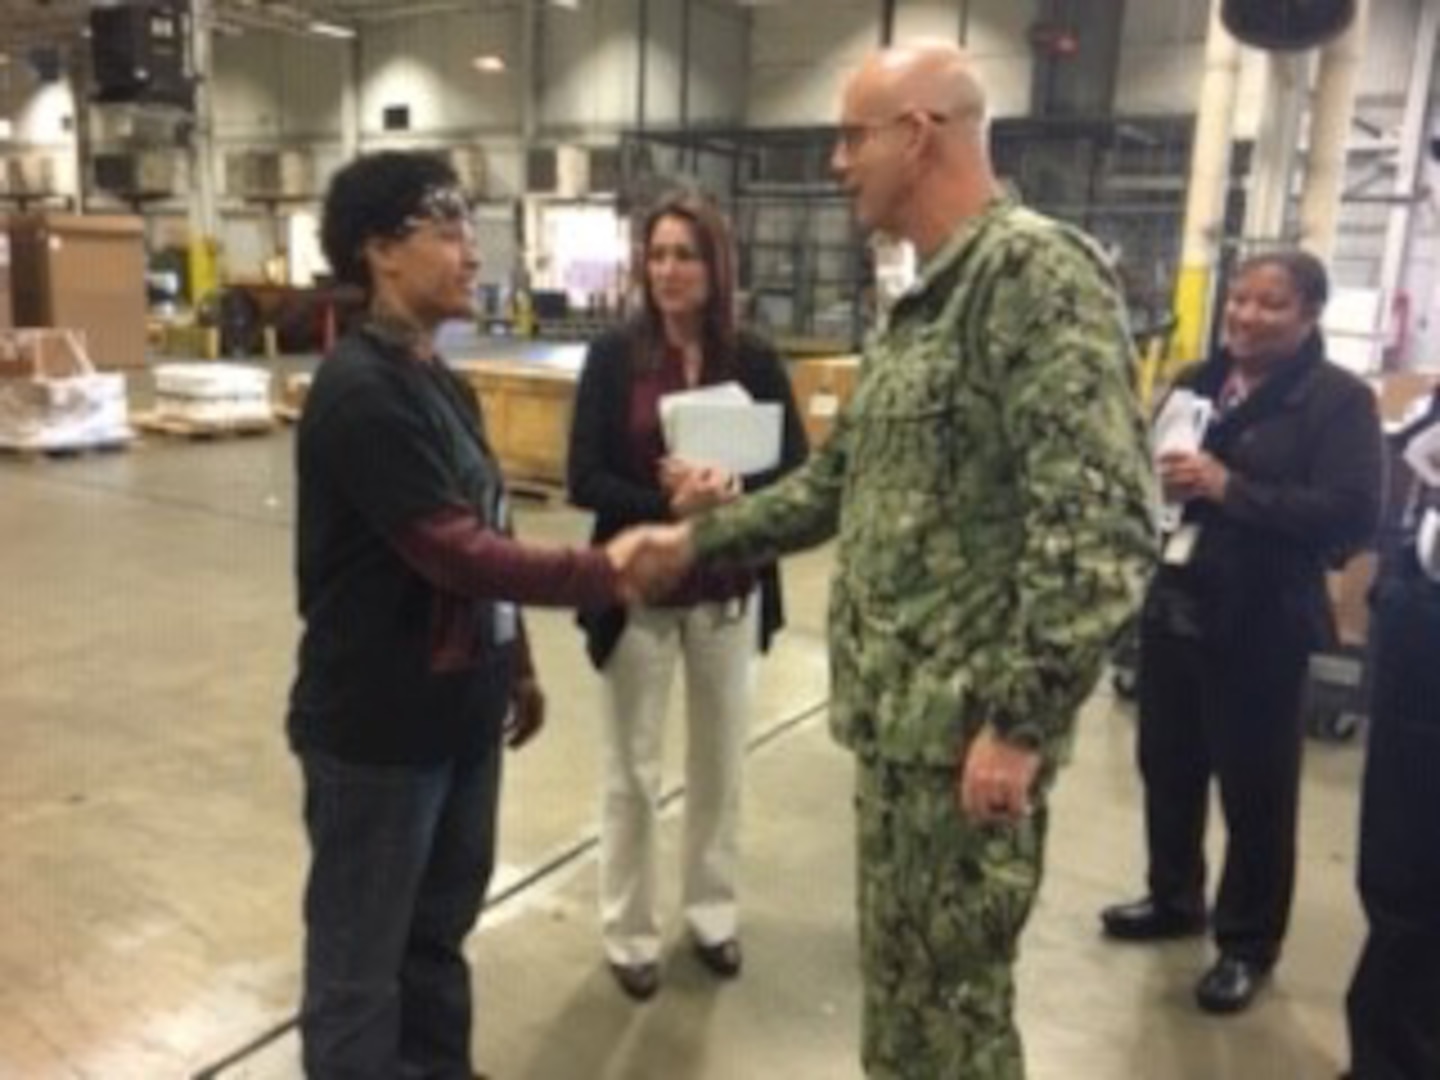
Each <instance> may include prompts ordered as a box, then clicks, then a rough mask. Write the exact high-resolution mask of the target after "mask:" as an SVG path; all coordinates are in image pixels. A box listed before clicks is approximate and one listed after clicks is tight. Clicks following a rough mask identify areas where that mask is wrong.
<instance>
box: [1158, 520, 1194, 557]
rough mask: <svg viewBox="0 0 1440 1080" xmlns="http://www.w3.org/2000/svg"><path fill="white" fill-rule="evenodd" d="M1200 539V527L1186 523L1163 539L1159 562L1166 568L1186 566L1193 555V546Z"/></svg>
mask: <svg viewBox="0 0 1440 1080" xmlns="http://www.w3.org/2000/svg"><path fill="white" fill-rule="evenodd" d="M1199 539H1200V526H1199V525H1196V524H1194V523H1193V522H1186V523H1185V524H1184V525H1181V526H1180V527H1179V528H1178V529H1176V530H1175V531H1174V532H1173V533H1171V534H1170V535H1169V536H1167V537H1166V538H1165V551H1164V553H1163V554H1162V555H1161V561H1162V562H1163V563H1164V564H1165V565H1166V566H1188V565H1189V564H1190V560H1191V558H1192V557H1193V556H1194V555H1195V544H1196V543H1197V542H1198V541H1199Z"/></svg>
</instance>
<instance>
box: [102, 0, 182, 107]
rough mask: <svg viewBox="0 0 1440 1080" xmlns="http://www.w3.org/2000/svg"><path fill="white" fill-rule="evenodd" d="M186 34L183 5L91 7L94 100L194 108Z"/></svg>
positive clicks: (145, 0) (142, 1)
mask: <svg viewBox="0 0 1440 1080" xmlns="http://www.w3.org/2000/svg"><path fill="white" fill-rule="evenodd" d="M188 33H189V24H188V15H187V13H186V11H185V9H184V6H183V5H182V4H176V3H171V2H160V0H135V2H131V3H127V4H123V5H121V6H119V7H99V8H92V9H91V10H90V58H91V65H92V69H93V75H94V87H95V89H94V95H93V96H94V100H95V101H97V102H101V103H106V102H134V103H137V104H164V105H176V106H179V107H181V108H189V107H191V106H192V105H193V102H194V94H193V84H192V80H191V78H190V63H189V43H188V41H187V40H186V38H187V35H188Z"/></svg>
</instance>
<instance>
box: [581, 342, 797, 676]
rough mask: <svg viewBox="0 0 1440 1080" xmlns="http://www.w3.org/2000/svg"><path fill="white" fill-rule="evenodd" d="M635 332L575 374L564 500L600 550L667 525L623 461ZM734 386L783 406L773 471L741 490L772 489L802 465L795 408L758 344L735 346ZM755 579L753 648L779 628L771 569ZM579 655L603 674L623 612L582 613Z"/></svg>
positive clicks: (607, 345) (601, 347)
mask: <svg viewBox="0 0 1440 1080" xmlns="http://www.w3.org/2000/svg"><path fill="white" fill-rule="evenodd" d="M635 340H636V339H635V329H634V328H633V327H629V328H626V329H623V330H617V331H612V332H610V333H608V334H605V335H603V336H602V337H599V338H597V339H596V340H595V341H594V342H592V343H591V345H590V349H589V352H588V353H587V355H586V357H585V367H584V369H583V371H582V372H581V374H580V387H579V390H578V391H577V393H576V397H575V416H574V420H573V421H572V423H571V428H570V455H569V466H568V471H569V486H570V501H571V502H573V503H574V504H575V505H576V506H579V507H582V508H584V509H587V510H593V511H594V512H595V528H594V531H593V533H592V534H591V541H592V543H596V544H603V543H605V542H606V541H607V540H609V539H610V538H611V537H613V536H615V535H616V534H617V533H619V532H621V531H623V530H624V529H626V528H628V527H629V526H631V525H638V524H642V523H646V522H659V521H672V520H674V518H673V515H672V514H671V513H670V505H669V500H668V499H667V498H666V496H665V493H664V491H663V490H662V489H661V487H660V481H659V478H658V477H656V476H642V475H639V473H638V472H637V470H636V469H635V467H634V465H633V464H632V463H631V461H630V454H629V433H628V431H627V416H628V412H629V407H630V382H631V379H630V374H631V365H632V363H633V356H634V354H635ZM735 368H736V371H735V379H736V381H737V382H739V383H740V385H741V386H743V387H745V389H746V390H747V391H749V393H750V396H751V397H753V398H754V399H755V400H756V401H775V402H780V403H781V404H782V405H784V407H785V410H784V411H785V430H784V434H783V437H782V441H781V451H780V459H781V460H780V466H779V468H777V469H772V470H769V471H766V472H763V473H756V474H755V475H753V476H747V477H745V478H744V484H745V490H746V491H754V490H756V489H758V488H762V487H765V486H767V485H768V484H773V483H774V482H775V481H776V480H778V479H779V478H780V477H781V476H783V475H784V474H785V473H787V472H789V471H790V470H791V469H793V468H795V467H796V466H797V465H799V464H800V463H801V462H803V461H804V460H805V455H806V451H807V444H806V441H805V428H804V426H803V425H802V424H801V422H800V414H799V413H798V412H797V411H796V409H795V400H794V397H793V396H792V395H791V393H790V381H789V379H788V378H787V377H786V375H785V370H784V368H783V367H782V366H781V363H780V358H779V356H777V355H776V353H775V350H774V349H773V348H772V347H771V346H770V345H769V344H768V343H767V342H765V341H764V340H762V339H761V338H759V337H757V336H755V335H753V334H748V333H742V334H741V335H740V338H739V341H738V343H737V355H736V363H735ZM759 577H760V648H761V649H762V650H765V649H768V648H769V646H770V639H771V638H772V637H773V636H774V634H775V632H776V631H777V630H779V629H780V628H781V627H782V626H783V625H784V623H785V614H784V606H783V602H782V598H781V594H780V572H779V569H778V568H777V567H776V566H775V565H774V564H773V563H772V564H770V565H768V566H765V567H762V568H761V569H760V571H759ZM579 622H580V625H581V626H582V627H583V628H584V629H585V636H586V649H587V651H588V652H589V654H590V659H591V661H592V662H593V663H594V664H595V666H596V667H597V668H598V667H603V666H604V664H605V661H606V659H608V658H609V656H610V652H611V650H612V649H614V647H615V643H616V642H617V641H619V640H620V634H621V633H622V632H623V631H624V629H625V609H624V608H623V607H615V608H607V609H605V610H603V611H587V612H582V613H581V615H580V616H579Z"/></svg>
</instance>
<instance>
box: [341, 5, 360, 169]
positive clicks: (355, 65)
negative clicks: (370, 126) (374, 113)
mask: <svg viewBox="0 0 1440 1080" xmlns="http://www.w3.org/2000/svg"><path fill="white" fill-rule="evenodd" d="M360 41H361V37H360V35H359V34H356V35H355V36H354V37H353V38H351V39H350V40H349V41H345V42H342V43H341V45H342V47H343V48H344V50H345V59H344V62H343V63H342V64H341V66H340V79H341V87H340V152H341V156H342V157H343V158H344V160H345V161H354V160H355V158H356V157H358V156H359V154H360V132H361V130H362V117H363V115H364V114H363V112H362V110H363V109H364V108H365V105H364V100H363V95H362V93H361V88H360V80H361V78H362V72H363V70H364V69H363V66H362V65H363V62H364V56H363V54H362V53H361V45H360Z"/></svg>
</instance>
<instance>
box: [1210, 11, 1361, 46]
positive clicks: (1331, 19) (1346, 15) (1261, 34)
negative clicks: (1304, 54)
mask: <svg viewBox="0 0 1440 1080" xmlns="http://www.w3.org/2000/svg"><path fill="white" fill-rule="evenodd" d="M1354 18H1355V0H1224V3H1222V4H1221V6H1220V20H1221V22H1223V23H1224V24H1225V29H1227V30H1229V31H1230V33H1232V34H1233V35H1235V38H1236V39H1237V40H1238V41H1242V42H1244V43H1245V44H1246V45H1253V46H1255V47H1256V48H1259V49H1274V50H1278V51H1281V52H1290V51H1299V50H1301V49H1311V48H1314V47H1315V46H1317V45H1323V44H1325V42H1327V41H1329V40H1330V39H1331V38H1333V37H1336V36H1338V35H1339V34H1340V33H1341V32H1342V31H1344V29H1345V28H1346V27H1347V26H1349V25H1350V21H1351V20H1352V19H1354Z"/></svg>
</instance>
